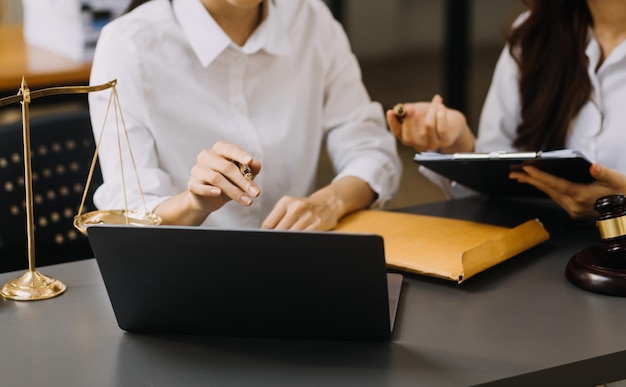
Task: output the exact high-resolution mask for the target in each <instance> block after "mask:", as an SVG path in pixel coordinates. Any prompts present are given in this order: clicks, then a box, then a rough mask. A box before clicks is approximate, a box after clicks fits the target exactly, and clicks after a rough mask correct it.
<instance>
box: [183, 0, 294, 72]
mask: <svg viewBox="0 0 626 387" xmlns="http://www.w3.org/2000/svg"><path fill="white" fill-rule="evenodd" d="M265 4H266V5H265V12H266V16H265V20H263V22H262V23H261V25H260V26H259V27H258V28H257V29H256V30H255V31H254V33H253V34H252V36H251V37H250V38H249V39H248V41H247V42H246V44H245V45H244V46H243V47H239V46H237V45H236V44H234V43H233V42H232V41H231V39H230V38H229V37H228V35H226V33H225V32H224V31H223V30H222V28H221V27H220V26H219V25H218V24H217V22H216V21H215V20H214V19H213V17H212V16H211V14H210V13H209V12H207V10H206V8H204V6H203V5H202V2H201V1H200V0H174V1H173V9H174V14H175V15H176V18H177V20H178V22H179V24H180V26H181V28H182V29H183V32H184V33H185V35H186V36H187V40H188V41H189V44H190V46H191V48H192V49H193V51H194V52H195V54H196V56H197V57H198V59H199V60H200V63H201V64H202V65H203V66H204V67H207V66H208V65H209V64H211V63H212V62H213V61H214V60H215V58H217V57H218V56H219V55H220V54H221V53H222V52H223V51H224V50H226V49H227V48H228V47H233V48H235V49H238V50H241V51H243V52H244V53H247V54H251V53H254V52H257V51H259V50H264V51H266V52H268V53H270V54H274V55H286V54H287V52H288V50H289V42H288V38H287V37H288V31H287V24H286V23H285V17H284V15H283V14H282V13H281V12H280V10H279V9H278V8H277V7H276V5H275V4H274V1H272V0H266V2H265Z"/></svg>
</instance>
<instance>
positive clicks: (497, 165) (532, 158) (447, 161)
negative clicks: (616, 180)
mask: <svg viewBox="0 0 626 387" xmlns="http://www.w3.org/2000/svg"><path fill="white" fill-rule="evenodd" d="M413 161H415V162H416V163H418V164H420V165H422V166H423V167H425V168H428V169H430V170H432V171H433V172H436V173H438V174H440V175H442V176H444V177H446V178H448V179H450V180H453V181H456V182H457V183H460V184H462V185H464V186H466V187H468V188H470V189H472V190H474V191H477V192H480V193H482V194H484V195H488V196H511V197H546V195H545V194H544V193H543V192H541V191H539V190H538V189H536V188H535V187H533V186H531V185H528V184H522V183H519V182H517V181H515V180H512V179H510V178H509V173H510V172H511V171H515V170H521V168H522V166H524V165H533V166H535V167H537V168H539V169H541V170H542V171H545V172H547V173H550V174H552V175H555V176H558V177H561V178H563V179H566V180H569V181H572V182H576V183H584V184H586V183H591V182H592V181H593V180H594V179H593V177H591V175H590V173H589V167H590V166H591V162H590V161H589V160H587V159H586V158H585V157H584V156H583V155H582V153H580V152H579V151H577V150H574V149H561V150H555V151H548V152H491V153H455V154H441V153H436V152H422V153H417V154H416V155H415V157H414V158H413Z"/></svg>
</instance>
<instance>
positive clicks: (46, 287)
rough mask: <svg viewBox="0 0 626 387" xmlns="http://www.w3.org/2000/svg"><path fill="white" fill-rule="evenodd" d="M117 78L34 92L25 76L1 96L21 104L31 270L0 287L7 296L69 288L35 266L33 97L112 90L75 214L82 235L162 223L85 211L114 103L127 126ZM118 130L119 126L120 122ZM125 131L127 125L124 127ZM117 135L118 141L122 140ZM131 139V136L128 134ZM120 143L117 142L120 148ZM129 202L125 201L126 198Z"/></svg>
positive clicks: (43, 295) (149, 216)
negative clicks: (13, 91)
mask: <svg viewBox="0 0 626 387" xmlns="http://www.w3.org/2000/svg"><path fill="white" fill-rule="evenodd" d="M116 84H117V81H116V80H112V81H109V82H107V83H104V84H101V85H95V86H63V87H52V88H47V89H42V90H36V91H31V90H30V89H29V88H28V85H27V84H26V81H25V80H24V79H22V84H21V87H20V90H19V92H18V93H17V95H15V96H11V97H6V98H2V99H0V106H5V105H9V104H13V103H17V102H19V103H21V104H22V127H23V142H24V187H25V191H26V192H25V207H26V233H27V238H26V239H27V244H28V246H27V251H28V271H27V272H26V273H24V274H23V275H22V276H20V277H18V278H14V279H12V280H10V281H9V282H7V283H6V284H4V286H3V287H2V289H1V290H0V295H1V296H2V297H4V298H8V299H12V300H19V301H33V300H45V299H48V298H52V297H56V296H58V295H61V294H63V293H64V292H65V291H66V290H67V285H65V284H64V283H63V282H61V281H60V280H58V279H56V278H53V277H49V276H46V275H43V274H41V273H40V272H39V271H37V270H36V269H35V225H34V214H33V176H32V167H31V149H30V125H29V109H28V108H29V105H30V103H31V101H32V100H33V99H36V98H40V97H46V96H51V95H66V94H85V93H90V92H96V91H101V90H106V89H111V97H110V98H109V105H108V106H107V114H106V115H105V122H104V123H103V125H102V131H101V133H100V137H99V139H98V141H97V144H96V150H95V152H94V156H93V159H92V162H91V166H90V168H89V175H88V177H87V183H86V185H85V189H84V192H83V197H82V200H81V203H80V207H79V210H78V214H77V215H76V216H75V217H74V227H76V228H77V229H78V230H79V231H80V232H82V233H83V234H87V228H88V227H89V225H92V224H101V223H108V224H135V225H158V224H160V223H161V219H160V218H159V216H158V215H156V214H154V213H152V212H148V211H147V210H146V209H145V201H144V211H143V212H139V211H132V210H128V206H127V205H126V209H124V210H100V211H92V212H88V213H85V214H83V213H82V210H83V206H84V203H85V198H86V195H87V192H88V190H89V185H90V184H91V177H92V175H93V171H94V168H95V165H96V161H97V158H98V149H99V147H100V141H101V140H102V133H103V131H104V127H105V124H106V117H107V116H108V113H109V108H110V107H111V104H113V106H114V110H115V114H116V124H117V123H118V121H117V119H118V118H119V119H121V122H122V126H124V124H123V122H124V120H123V118H122V117H121V109H120V106H119V100H118V98H117V92H116V89H115V85H116ZM117 127H118V131H119V125H117ZM123 129H124V133H126V128H125V127H124V128H123ZM119 138H120V137H119V136H118V141H119ZM126 138H127V139H128V137H127V136H126ZM119 146H120V144H119V143H118V149H119ZM127 146H128V149H129V153H130V156H131V160H132V151H130V144H129V143H128V142H127ZM132 163H133V169H134V170H135V173H136V168H135V166H134V160H132ZM120 168H121V170H122V176H123V165H122V160H121V154H120ZM137 184H138V186H139V191H140V192H141V197H142V199H143V191H142V190H141V184H140V183H139V179H138V178H137ZM124 197H126V191H124ZM125 201H126V200H125Z"/></svg>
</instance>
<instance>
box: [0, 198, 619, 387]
mask: <svg viewBox="0 0 626 387" xmlns="http://www.w3.org/2000/svg"><path fill="white" fill-rule="evenodd" d="M409 212H415V213H422V214H428V215H445V216H449V217H455V218H462V219H475V220H480V221H490V222H493V223H495V224H502V225H514V224H517V223H519V222H520V221H522V220H526V219H528V218H530V217H535V216H537V215H541V216H540V218H541V219H542V221H544V224H545V225H546V228H548V230H549V231H550V232H551V233H552V238H551V239H550V240H549V241H548V242H546V243H544V244H542V245H540V246H537V247H535V248H533V249H532V250H530V251H527V252H525V253H523V254H521V255H519V256H517V257H514V258H513V259H511V260H509V261H507V262H504V263H502V264H500V265H498V266H496V267H494V268H491V269H489V270H487V271H485V272H483V273H481V274H479V275H477V276H475V277H472V278H471V279H469V280H468V281H467V282H464V283H463V284H460V285H459V284H456V283H452V282H448V281H444V280H439V279H435V278H428V277H422V276H411V275H407V276H406V277H405V282H404V287H403V294H402V297H401V302H400V306H399V311H398V313H399V314H398V319H397V322H396V329H395V332H394V339H393V341H392V342H390V343H364V342H329V341H297V340H268V339H242V338H224V337H222V338H218V337H189V336H187V337H180V336H177V337H172V336H144V335H136V334H128V333H124V332H123V331H121V330H120V329H119V328H118V327H117V324H116V321H115V317H114V315H113V311H112V309H111V306H110V303H109V300H108V297H107V294H106V291H105V288H104V285H103V283H102V280H101V277H100V274H99V271H98V268H97V265H96V262H95V261H94V260H87V261H80V262H73V263H69V264H62V265H56V266H49V267H44V268H41V270H40V271H41V272H42V273H44V274H48V275H53V276H55V277H57V278H59V279H62V280H63V281H64V282H65V283H67V285H68V287H69V289H68V291H67V293H66V294H64V295H62V296H60V297H58V298H55V299H51V300H46V301H37V302H15V301H2V302H1V303H0V326H1V327H2V328H1V329H2V333H1V335H2V340H1V341H0V342H1V343H2V350H3V355H2V360H0V380H1V383H2V385H7V386H13V385H31V386H34V385H55V386H85V385H89V386H206V385H215V386H222V385H228V386H244V385H254V386H303V385H310V386H465V385H475V384H481V383H490V382H493V383H494V384H497V385H505V386H506V385H524V386H529V385H546V383H547V382H552V383H553V384H552V385H559V386H561V385H564V386H577V385H583V386H594V385H598V384H600V383H604V382H611V381H615V380H619V379H624V378H626V367H624V364H626V329H624V324H625V323H626V299H624V298H620V297H611V296H604V295H598V294H594V293H590V292H586V291H583V290H581V289H578V288H576V287H574V286H573V285H571V284H570V283H569V282H567V280H566V279H565V278H564V269H565V265H566V263H567V261H568V260H569V259H570V257H571V256H572V255H573V254H575V253H576V252H577V251H578V250H579V249H581V248H583V247H585V246H587V245H589V244H594V243H596V242H597V241H598V239H597V238H598V235H597V230H596V229H595V227H594V226H581V225H576V224H572V223H571V222H569V221H568V220H567V217H566V216H565V215H564V213H563V212H562V211H561V210H560V209H557V208H555V207H554V206H553V205H551V204H549V203H544V202H541V203H539V204H534V205H530V206H527V203H517V202H513V203H507V202H500V201H491V200H487V199H483V198H473V199H465V200H460V201H456V202H445V203H435V204H430V205H425V206H420V207H415V208H412V209H410V211H409ZM17 274H20V273H5V274H2V275H0V281H1V282H2V283H4V282H6V281H7V280H9V279H10V278H13V277H15V276H16V275H17ZM198 307H202V306H200V305H199V306H198ZM164 312H166V311H165V310H164ZM186 317H188V318H193V311H189V315H188V316H186ZM216 318H219V316H216Z"/></svg>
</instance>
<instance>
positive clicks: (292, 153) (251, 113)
mask: <svg viewBox="0 0 626 387" xmlns="http://www.w3.org/2000/svg"><path fill="white" fill-rule="evenodd" d="M267 3H268V6H267V16H266V18H265V20H264V21H263V23H262V24H261V25H260V26H259V27H258V28H257V30H256V31H255V32H254V34H253V35H252V36H251V37H250V38H249V39H248V41H247V42H246V43H245V45H244V46H243V47H239V46H238V45H236V44H234V43H233V42H232V41H231V39H230V38H229V37H228V36H227V35H226V34H225V33H224V32H223V30H222V29H221V28H220V27H219V26H218V24H217V23H216V22H215V20H214V19H213V18H212V17H211V15H210V14H209V13H208V12H207V10H206V9H205V8H204V7H203V5H202V3H201V2H200V0H173V1H172V2H171V3H170V1H168V0H152V1H149V2H147V3H145V4H144V5H142V6H140V7H138V8H137V9H135V10H134V11H133V12H131V13H129V14H126V15H124V16H122V17H120V18H118V19H117V20H114V21H113V22H111V23H109V24H108V25H107V26H105V28H104V29H103V31H102V33H101V36H100V39H99V41H98V45H97V48H96V53H95V57H94V62H93V68H92V73H91V84H101V83H105V82H107V81H109V80H112V79H117V81H118V85H117V92H118V94H119V99H120V104H121V106H122V109H123V118H124V122H125V126H126V129H127V131H128V137H129V140H130V144H131V146H132V148H131V149H132V154H133V157H134V162H135V165H136V169H137V173H138V176H139V178H140V181H141V188H142V190H143V193H144V197H145V201H146V205H147V209H148V210H153V209H154V208H155V207H156V206H157V205H158V204H160V203H161V202H163V201H164V200H166V199H167V198H169V197H171V196H173V195H176V194H178V193H179V192H182V191H184V190H186V188H187V181H188V179H189V175H190V172H191V168H192V166H193V165H194V164H195V162H196V156H197V155H198V153H199V152H200V151H201V150H203V149H207V148H211V147H212V146H213V144H214V143H215V142H217V141H224V142H228V143H234V144H238V145H239V146H241V147H242V148H243V149H244V150H246V151H248V152H250V153H251V154H252V155H253V156H254V157H255V158H256V159H257V160H259V161H260V162H261V163H262V166H263V167H262V171H261V173H260V174H259V175H258V176H257V177H256V178H255V181H256V182H257V183H258V184H259V186H260V187H261V196H260V197H259V198H257V199H256V200H255V201H254V203H253V205H252V206H251V207H244V206H241V205H239V204H238V203H235V202H232V201H231V202H229V203H227V204H226V205H225V206H224V207H222V208H221V209H220V210H218V211H216V212H215V213H213V214H211V215H210V216H209V217H208V218H207V220H206V221H205V223H204V225H206V226H220V227H258V226H260V224H261V222H262V221H263V219H265V217H266V216H267V214H269V212H270V211H271V209H272V208H273V207H274V205H275V203H276V202H277V201H278V199H279V198H280V197H282V196H283V195H290V196H295V197H305V196H308V195H309V194H311V193H312V191H313V190H314V189H315V188H316V187H315V183H316V182H315V179H316V172H317V169H318V158H319V155H320V150H321V147H322V146H323V145H324V143H325V144H326V145H327V150H328V154H329V156H330V158H331V161H332V164H333V167H334V168H335V170H336V171H338V172H337V175H336V177H335V179H339V178H341V177H344V176H356V177H358V178H360V179H362V180H364V181H366V182H367V183H369V185H370V187H371V188H372V189H373V190H374V191H375V192H376V193H377V194H378V199H377V201H376V203H374V206H382V205H383V204H384V203H385V202H387V201H388V200H389V199H390V198H391V197H392V195H393V194H394V193H395V191H396V190H397V188H398V186H399V182H400V176H401V172H402V169H401V168H402V167H401V163H400V160H399V157H398V155H397V149H396V142H395V139H394V137H393V136H392V135H391V133H390V132H389V131H388V130H387V129H386V125H385V117H384V113H383V110H382V107H381V106H380V104H378V103H374V102H372V101H371V100H370V98H369V96H368V94H367V91H366V90H365V87H364V85H363V83H362V81H361V73H360V69H359V66H358V63H357V60H356V58H355V56H354V55H353V54H352V52H351V50H350V46H349V42H348V39H347V37H346V35H345V33H344V31H343V29H342V27H341V26H340V25H339V24H338V23H337V22H336V21H335V20H334V19H333V17H332V15H331V14H330V12H329V11H328V8H327V7H326V5H325V4H324V3H323V2H321V1H319V0H273V1H268V2H267ZM89 98H90V109H91V116H92V122H93V127H94V134H95V136H96V139H97V138H98V137H99V135H100V131H101V129H102V123H103V121H104V118H105V112H106V105H107V99H108V95H107V93H104V92H96V93H91V94H90V96H89ZM115 127H116V124H115V117H114V116H112V114H111V113H109V117H108V119H107V120H106V127H105V129H104V135H103V140H102V144H101V148H100V163H101V167H102V172H103V177H104V184H103V185H102V186H100V187H99V188H98V190H97V192H96V193H95V196H94V201H95V203H96V205H97V206H98V207H99V208H102V209H121V208H125V204H124V194H123V193H124V185H123V184H122V178H121V174H120V167H119V151H118V145H117V144H118V142H117V141H118V140H117V134H116V130H115ZM121 137H122V147H121V148H122V155H123V156H124V159H123V160H124V163H123V164H124V169H125V172H124V174H125V180H126V182H125V189H126V191H127V201H128V207H129V208H131V209H143V205H142V201H141V195H140V194H139V190H138V188H137V186H138V185H137V183H136V177H135V176H136V174H135V173H134V171H133V165H132V162H131V161H130V158H128V156H129V155H128V151H127V145H125V142H124V135H123V134H122V136H121Z"/></svg>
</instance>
